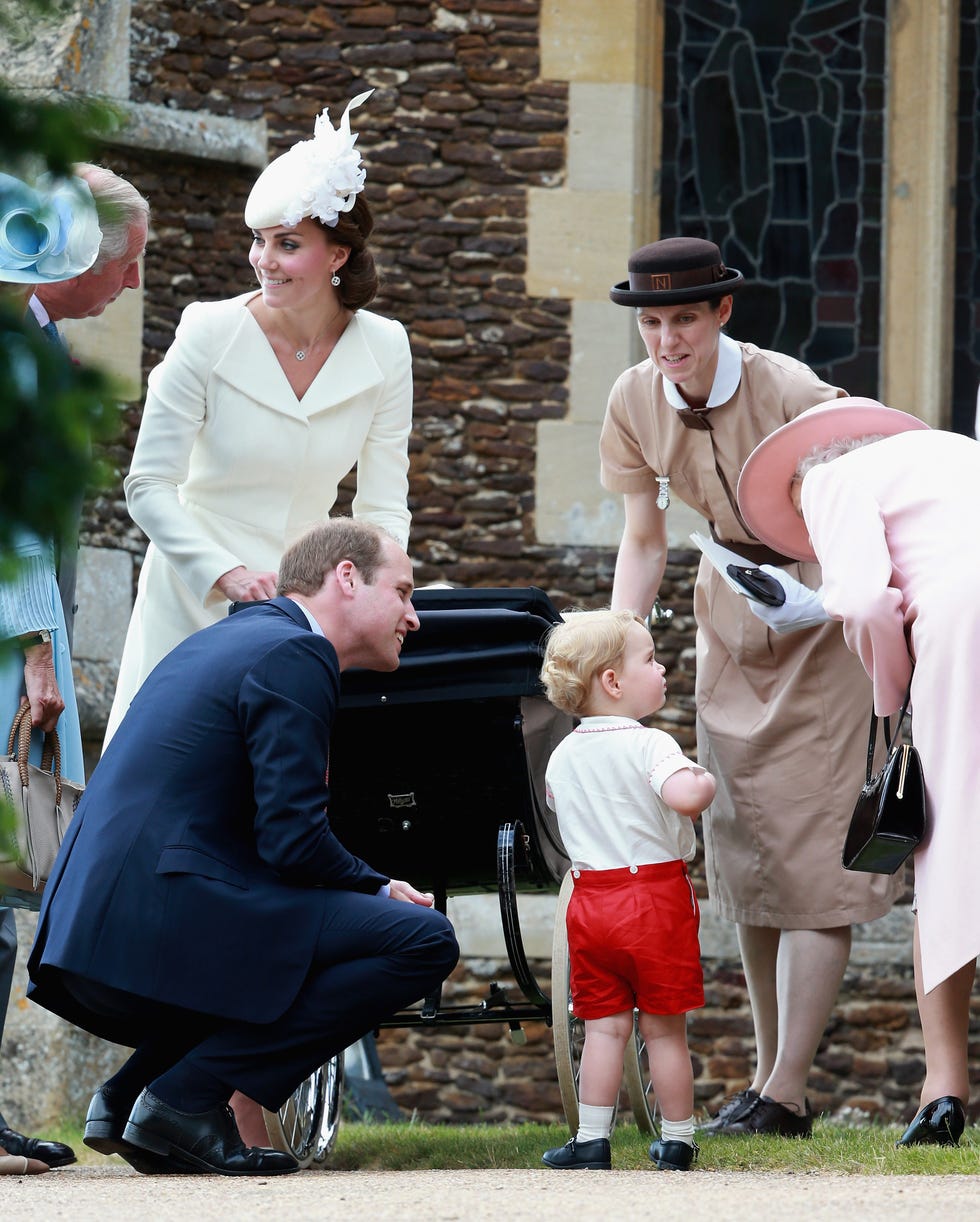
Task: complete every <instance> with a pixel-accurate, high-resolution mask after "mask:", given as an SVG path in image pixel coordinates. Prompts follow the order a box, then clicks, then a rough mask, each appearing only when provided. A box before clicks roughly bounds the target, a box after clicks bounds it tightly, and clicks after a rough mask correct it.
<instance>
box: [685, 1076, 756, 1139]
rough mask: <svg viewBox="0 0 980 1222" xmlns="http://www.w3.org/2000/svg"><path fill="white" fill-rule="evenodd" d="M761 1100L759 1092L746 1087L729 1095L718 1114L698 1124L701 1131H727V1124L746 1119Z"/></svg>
mask: <svg viewBox="0 0 980 1222" xmlns="http://www.w3.org/2000/svg"><path fill="white" fill-rule="evenodd" d="M758 1101H759V1092H758V1091H754V1090H752V1088H751V1087H746V1088H745V1090H740V1091H739V1092H738V1094H736V1095H729V1096H728V1098H727V1099H726V1100H725V1102H724V1103H723V1104H722V1105H721V1107H720V1108H719V1109H718V1115H717V1116H714V1117H713V1118H712V1119H711V1120H706V1121H705V1123H704V1124H699V1125H698V1126H697V1129H698V1132H699V1133H727V1131H728V1128H727V1126H728V1125H730V1124H732V1123H734V1121H736V1120H744V1119H745V1117H746V1116H747V1115H748V1114H749V1112H751V1111H752V1108H753V1107H754V1106H755V1105H756V1103H758Z"/></svg>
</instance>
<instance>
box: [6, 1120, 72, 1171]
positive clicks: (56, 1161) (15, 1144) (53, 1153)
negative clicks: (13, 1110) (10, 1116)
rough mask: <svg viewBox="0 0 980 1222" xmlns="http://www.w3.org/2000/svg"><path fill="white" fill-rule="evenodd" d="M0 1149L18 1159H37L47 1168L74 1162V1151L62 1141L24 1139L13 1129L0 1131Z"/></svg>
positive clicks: (36, 1138)
mask: <svg viewBox="0 0 980 1222" xmlns="http://www.w3.org/2000/svg"><path fill="white" fill-rule="evenodd" d="M0 1148H3V1149H4V1150H6V1151H7V1153H8V1154H13V1155H15V1156H17V1157H20V1158H39V1159H40V1160H41V1162H42V1163H47V1164H48V1166H49V1167H67V1166H68V1164H69V1163H73V1162H74V1161H75V1151H74V1150H73V1149H72V1148H71V1146H66V1145H65V1143H64V1142H63V1141H44V1140H42V1139H41V1138H40V1137H25V1136H24V1134H23V1133H15V1132H14V1131H13V1129H0Z"/></svg>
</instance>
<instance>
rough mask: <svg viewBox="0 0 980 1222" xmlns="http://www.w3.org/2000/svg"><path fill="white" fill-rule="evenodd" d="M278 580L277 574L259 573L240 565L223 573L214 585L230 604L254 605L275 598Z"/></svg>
mask: <svg viewBox="0 0 980 1222" xmlns="http://www.w3.org/2000/svg"><path fill="white" fill-rule="evenodd" d="M277 580H278V574H277V573H257V572H255V571H253V570H252V569H247V568H246V567H245V565H244V564H240V565H239V566H238V568H236V569H229V570H228V572H227V573H223V574H222V575H221V576H220V577H219V578H218V580H217V581H216V582H215V583H214V584H215V587H216V588H217V589H219V590H220V591H221V593H222V594H223V595H224V596H225V598H227V599H228V601H229V602H233V603H254V602H261V601H262V600H263V599H265V598H275V596H276V582H277Z"/></svg>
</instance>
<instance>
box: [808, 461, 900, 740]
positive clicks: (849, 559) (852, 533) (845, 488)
mask: <svg viewBox="0 0 980 1222" xmlns="http://www.w3.org/2000/svg"><path fill="white" fill-rule="evenodd" d="M840 463H841V460H837V461H836V462H830V463H827V464H826V465H825V466H820V467H815V468H814V469H813V470H812V471H810V472H809V473H808V474H807V476H806V478H805V479H804V481H803V500H802V503H803V517H804V519H805V521H806V525H807V529H808V530H809V532H810V541H811V543H812V544H813V550H814V551H815V552H816V553H817V558H818V560H819V561H820V565H821V568H822V569H823V582H824V584H823V593H822V597H823V604H824V607H825V609H826V611H827V613H828V614H829V615H831V616H833V617H834V619H840V620H843V621H844V639H845V640H846V642H847V646H848V648H849V649H850V650H851V652H852V653H856V654H857V656H858V657H859V658H860V659H861V662H862V663H863V664H864V669H865V670H866V671H867V672H868V674H869V675H870V676H871V680H872V683H873V685H874V706H875V712H876V713H877V714H878V715H879V717H887V716H889V715H890V714H892V713H896V712H898V710H899V709H900V708H901V705H902V700H903V699H904V696H905V691H906V688H907V687H908V682H909V677H910V675H911V673H912V662H911V659H910V657H909V650H908V642H907V640H906V636H905V618H904V614H903V609H902V604H903V595H902V591H901V590H900V589H898V588H897V587H896V586H895V585H893V584H892V581H893V567H892V559H891V556H890V554H889V551H888V543H887V540H886V537H885V527H884V523H883V521H882V517H881V511H880V509H879V507H878V504H877V502H876V501H875V499H874V497H873V496H872V495H871V494H870V493H869V492H868V491H867V490H866V489H865V488H864V486H863V485H862V484H861V483H860V481H859V480H857V479H854V478H852V477H850V476H849V475H848V473H847V470H846V467H847V464H846V462H845V463H843V464H842V465H838V464H840ZM835 468H837V469H836V470H835Z"/></svg>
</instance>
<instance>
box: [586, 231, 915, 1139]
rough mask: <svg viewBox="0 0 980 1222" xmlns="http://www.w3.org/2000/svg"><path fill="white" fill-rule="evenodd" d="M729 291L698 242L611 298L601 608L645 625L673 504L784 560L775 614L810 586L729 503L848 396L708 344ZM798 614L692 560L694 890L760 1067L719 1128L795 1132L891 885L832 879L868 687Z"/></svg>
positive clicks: (663, 249)
mask: <svg viewBox="0 0 980 1222" xmlns="http://www.w3.org/2000/svg"><path fill="white" fill-rule="evenodd" d="M742 282H743V277H742V275H741V273H740V272H738V271H736V270H735V269H734V268H727V267H725V266H724V264H723V263H722V260H721V254H720V251H719V249H718V247H717V246H716V245H715V244H714V243H713V242H707V241H703V240H701V239H695V238H666V239H663V240H661V241H659V242H654V243H652V244H651V245H648V246H644V247H642V248H641V249H640V250H638V251H636V252H635V253H634V254H633V255H632V256H631V258H630V261H629V280H628V281H626V282H624V283H622V284H619V285H617V286H616V287H615V288H613V289H612V290H611V292H610V296H611V298H612V300H613V301H614V302H615V303H616V304H617V305H623V306H631V307H633V308H635V309H636V316H637V323H638V325H639V328H640V335H641V336H642V337H643V341H644V344H645V345H646V348H647V351H648V353H649V359H648V360H646V361H643V362H642V363H641V364H639V365H636V366H634V367H633V368H631V369H628V370H626V372H625V373H623V374H622V375H621V376H620V377H619V379H618V380H617V382H616V384H615V385H614V386H613V388H612V392H611V394H610V396H609V405H608V408H607V412H606V418H605V422H604V425H603V429H602V440H601V458H602V482H603V484H604V486H605V487H606V488H609V489H610V490H612V491H614V492H622V493H623V494H624V503H625V514H626V526H625V531H624V533H623V538H622V542H621V544H620V548H619V554H618V557H617V561H616V573H615V579H614V583H613V597H612V603H613V606H614V607H616V608H623V607H628V608H631V609H633V610H634V611H636V612H637V613H639V614H641V615H645V614H647V613H648V612H649V611H650V608H651V607H652V606H653V603H654V600H655V598H656V597H657V592H658V590H659V587H660V582H661V579H662V577H663V573H664V565H665V563H666V559H667V527H666V514H667V512H669V509H668V505H669V502H670V501H671V500H674V499H677V500H681V501H684V502H686V503H687V504H688V505H690V506H691V507H692V508H694V509H695V510H697V511H698V512H699V513H700V514H702V515H703V516H704V517H705V518H706V519H707V520H708V522H709V523H711V529H712V532H713V534H714V536H715V538H716V539H718V540H719V541H721V542H723V543H726V544H728V546H729V547H730V548H731V550H733V551H736V552H739V553H740V554H742V555H744V556H747V557H748V558H749V559H750V560H751V561H752V562H753V563H755V564H763V563H769V564H772V565H775V566H779V568H777V569H776V570H775V571H776V572H777V573H778V574H781V575H783V576H782V580H783V581H784V583H785V584H786V585H787V586H788V587H789V589H790V595H789V597H788V599H787V606H790V607H792V606H796V605H799V604H806V603H807V601H808V599H809V595H808V591H807V590H806V589H804V588H803V587H809V588H810V589H815V588H817V587H818V586H819V585H820V570H819V568H818V566H817V565H816V564H798V563H797V562H796V561H794V560H791V559H790V558H789V557H787V556H780V555H777V554H775V553H773V552H771V551H770V550H768V549H766V548H764V547H763V546H762V545H761V544H759V543H758V540H756V539H755V537H754V536H753V535H752V534H751V533H750V531H749V530H748V529H747V527H746V525H745V523H744V521H743V520H742V517H741V515H740V514H739V510H738V504H737V501H736V497H735V490H736V486H737V484H738V477H739V472H740V471H741V468H742V464H743V463H744V462H745V459H746V458H747V457H748V456H749V454H750V453H751V452H752V450H753V449H754V448H755V446H756V445H757V444H758V443H759V442H760V441H761V440H762V439H763V438H764V437H766V436H767V435H768V434H769V433H771V432H772V431H773V430H774V429H776V428H778V427H779V426H780V425H782V424H785V423H786V422H787V421H788V420H791V419H793V418H794V417H795V416H797V415H798V414H799V413H800V412H802V411H805V410H806V409H807V408H808V407H812V406H813V405H814V404H816V403H822V402H825V401H827V400H828V399H833V398H834V397H835V396H841V395H843V394H844V393H845V392H844V391H842V390H840V389H838V388H837V387H833V386H828V385H827V384H826V383H825V382H822V381H821V380H820V379H819V378H818V377H817V376H816V375H815V374H814V373H813V371H812V370H811V369H809V368H808V367H807V366H806V365H803V364H801V363H800V362H799V361H796V360H793V359H791V358H790V357H786V356H782V355H780V354H779V353H777V352H768V351H765V350H764V349H761V348H757V347H755V346H754V345H752V344H744V343H738V342H735V341H734V340H732V339H730V338H729V337H728V336H726V335H724V334H723V333H722V327H724V325H725V324H726V323H727V322H728V320H729V318H730V317H731V313H732V301H733V299H732V293H733V291H735V290H736V289H738V287H739V286H740V285H741V284H742ZM794 579H798V582H799V583H802V586H800V585H799V584H798V582H797V581H796V580H794ZM811 601H812V602H813V603H814V604H815V606H816V610H815V612H814V608H813V607H805V609H804V610H803V611H802V612H800V614H799V616H798V620H800V621H802V622H803V623H811V624H812V622H813V620H814V619H816V620H818V621H823V622H818V623H817V624H816V625H815V626H810V627H799V628H798V630H796V631H786V629H789V628H792V627H795V626H796V625H795V624H792V623H784V624H782V625H780V628H781V631H779V632H777V631H774V630H773V629H771V628H770V627H769V626H768V625H767V624H766V623H765V622H763V620H762V619H760V618H757V615H756V614H753V604H751V603H750V602H749V600H748V599H746V598H742V597H741V596H740V595H738V594H736V593H734V592H733V591H732V590H731V589H730V588H729V587H728V586H727V585H726V584H725V582H724V581H723V580H722V578H721V577H720V576H719V575H718V573H717V572H716V570H715V569H714V568H713V567H712V566H711V565H710V564H709V563H708V561H707V560H706V559H702V562H701V568H700V571H699V573H698V579H697V585H696V588H695V595H694V612H695V617H696V619H697V625H698V632H697V679H696V704H697V721H698V752H699V762H700V763H701V764H702V765H703V766H704V767H705V768H708V769H709V770H710V771H711V772H712V773H714V775H715V776H716V778H717V780H718V792H717V796H716V798H715V801H714V803H713V805H712V806H711V808H710V811H708V812H705V818H704V820H703V824H704V835H705V850H706V871H707V879H708V890H709V894H710V896H711V898H712V900H713V902H714V904H715V907H716V909H717V911H718V912H719V913H720V914H721V915H722V916H724V917H727V918H728V919H729V920H731V921H734V922H736V924H737V927H738V939H739V947H740V950H741V955H742V963H743V967H744V969H745V979H746V984H747V987H748V993H749V1000H750V1003H751V1006H752V1017H753V1023H754V1026H755V1040H756V1057H757V1064H756V1072H755V1077H754V1078H753V1080H752V1082H751V1083H750V1085H749V1087H748V1088H747V1089H745V1090H742V1091H740V1092H739V1093H738V1094H737V1095H735V1096H734V1097H733V1098H732V1099H730V1100H729V1101H727V1102H726V1104H725V1105H724V1106H723V1107H722V1110H721V1112H720V1113H719V1115H718V1116H717V1117H716V1118H715V1119H714V1120H713V1121H711V1122H709V1124H708V1125H706V1126H704V1127H705V1128H707V1129H709V1130H710V1131H712V1132H716V1133H780V1134H784V1135H787V1136H799V1137H806V1136H809V1135H810V1132H811V1129H812V1115H811V1111H810V1106H809V1102H808V1101H807V1099H806V1082H807V1075H808V1073H809V1070H810V1067H811V1064H812V1062H813V1058H814V1056H815V1055H816V1051H817V1047H818V1045H819V1043H820V1039H821V1036H822V1034H823V1031H824V1028H825V1026H826V1023H827V1019H828V1018H829V1016H830V1012H831V1010H832V1009H833V1006H834V1002H835V1000H836V998H837V993H838V990H839V988H840V983H841V979H842V978H843V974H844V969H845V967H846V966H847V960H848V956H849V954H850V945H851V925H852V924H855V923H858V922H864V921H870V920H873V919H874V918H876V917H880V916H882V915H884V913H886V912H887V911H888V909H889V907H890V906H891V903H892V900H893V898H894V894H895V891H896V889H897V882H896V881H895V880H893V879H890V878H887V877H883V876H874V875H857V874H853V873H850V872H848V871H846V870H844V869H843V868H842V867H841V863H840V849H841V845H842V844H843V841H844V834H845V830H846V826H847V822H848V819H849V816H850V813H851V809H852V807H853V795H854V793H855V792H856V788H857V786H858V784H859V782H860V780H861V779H862V777H863V769H864V759H863V756H864V751H865V748H864V742H865V740H866V727H867V719H868V714H869V711H870V708H871V688H870V685H869V683H868V680H867V676H866V675H865V674H864V672H863V669H862V667H861V666H860V665H859V664H856V659H855V658H854V657H853V655H851V654H850V653H849V652H848V649H847V646H846V645H845V643H844V638H843V635H842V633H841V630H840V626H839V625H837V624H831V623H827V622H826V617H825V613H824V612H823V610H822V608H821V607H820V606H819V603H818V600H811ZM756 606H758V604H756ZM781 613H782V614H783V616H784V618H790V619H791V618H792V617H791V616H788V615H787V612H785V611H782V612H781ZM842 780H843V781H844V783H841V782H842Z"/></svg>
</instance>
